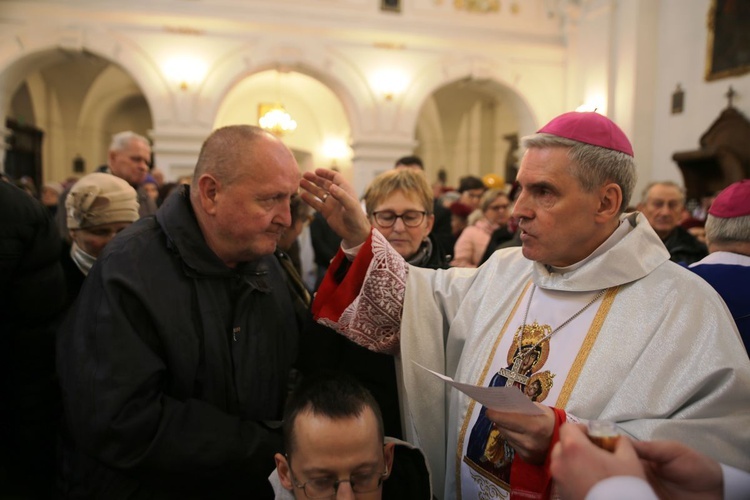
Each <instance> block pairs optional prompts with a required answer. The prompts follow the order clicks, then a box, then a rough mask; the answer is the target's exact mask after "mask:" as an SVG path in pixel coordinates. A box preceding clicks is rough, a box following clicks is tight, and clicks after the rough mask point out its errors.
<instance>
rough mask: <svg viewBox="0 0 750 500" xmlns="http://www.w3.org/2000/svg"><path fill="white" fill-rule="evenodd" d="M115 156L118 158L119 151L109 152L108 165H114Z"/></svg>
mask: <svg viewBox="0 0 750 500" xmlns="http://www.w3.org/2000/svg"><path fill="white" fill-rule="evenodd" d="M115 156H117V151H112V150H110V151H107V165H112V164H113V163H114V161H115Z"/></svg>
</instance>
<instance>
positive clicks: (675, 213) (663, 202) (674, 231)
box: [638, 181, 708, 265]
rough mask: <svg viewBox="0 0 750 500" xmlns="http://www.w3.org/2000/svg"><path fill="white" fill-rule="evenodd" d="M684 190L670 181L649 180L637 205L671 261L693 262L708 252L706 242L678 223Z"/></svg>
mask: <svg viewBox="0 0 750 500" xmlns="http://www.w3.org/2000/svg"><path fill="white" fill-rule="evenodd" d="M684 209H685V191H684V190H683V189H682V188H681V187H680V186H678V185H677V184H675V183H674V182H671V181H663V182H652V183H651V184H649V185H648V186H646V189H644V190H643V193H642V197H641V203H640V204H639V205H638V210H640V211H641V212H642V213H643V215H645V216H646V219H648V223H649V224H651V227H652V228H654V231H656V234H658V235H659V238H661V241H662V242H663V243H664V246H665V247H667V250H669V254H670V256H671V257H670V258H671V260H672V261H673V262H681V263H683V264H686V265H687V264H692V263H693V262H696V261H699V260H701V259H702V258H703V257H705V256H706V255H707V254H708V250H707V249H706V245H704V244H703V243H701V242H700V241H698V239H697V238H696V237H695V236H693V235H692V234H690V233H689V232H688V230H687V229H685V228H683V227H682V226H680V221H681V219H682V214H683V211H684Z"/></svg>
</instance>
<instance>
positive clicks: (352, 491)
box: [269, 372, 432, 500]
mask: <svg viewBox="0 0 750 500" xmlns="http://www.w3.org/2000/svg"><path fill="white" fill-rule="evenodd" d="M283 431H284V449H285V450H286V454H285V455H282V454H281V453H277V454H276V456H275V459H276V471H274V473H273V474H272V475H271V477H269V480H270V481H271V484H273V485H274V489H275V490H276V498H277V499H287V498H298V499H300V500H303V499H306V498H334V497H335V498H354V497H359V495H358V494H361V495H362V497H363V498H365V497H366V498H373V499H376V498H377V499H379V498H386V499H389V500H395V499H404V500H430V499H431V498H432V494H431V490H430V480H429V473H428V469H427V468H426V465H425V462H424V457H423V455H422V454H421V452H420V451H419V450H417V449H414V448H413V447H411V446H409V445H408V444H407V443H404V442H403V441H398V440H392V439H386V438H385V437H384V434H383V419H382V416H381V413H380V409H379V408H378V404H377V402H376V401H375V399H374V398H373V397H372V395H371V394H370V393H369V392H368V391H367V389H365V388H364V387H363V386H361V385H360V384H359V383H358V382H357V381H356V380H354V379H353V378H350V377H349V376H347V375H344V374H340V373H336V372H323V373H321V374H318V375H315V376H312V377H309V378H307V379H305V380H304V381H303V382H302V384H301V385H300V386H299V387H298V388H297V390H296V391H295V393H294V394H293V395H292V397H291V398H290V400H289V404H288V405H287V408H286V410H285V412H284V427H283ZM396 455H397V456H396ZM394 457H395V458H394ZM396 461H397V462H396ZM394 462H396V463H394Z"/></svg>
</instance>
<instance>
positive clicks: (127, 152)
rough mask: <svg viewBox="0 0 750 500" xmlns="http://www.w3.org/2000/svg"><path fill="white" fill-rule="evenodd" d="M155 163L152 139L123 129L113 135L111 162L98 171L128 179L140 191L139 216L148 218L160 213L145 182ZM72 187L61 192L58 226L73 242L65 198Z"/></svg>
mask: <svg viewBox="0 0 750 500" xmlns="http://www.w3.org/2000/svg"><path fill="white" fill-rule="evenodd" d="M150 165H151V144H150V143H149V141H148V139H146V138H145V137H143V136H142V135H139V134H136V133H135V132H131V131H129V130H128V131H125V132H119V133H117V134H115V135H113V136H112V142H111V143H110V145H109V151H108V152H107V164H106V165H102V166H101V167H99V169H98V170H97V171H99V172H104V173H107V174H112V175H114V176H117V177H119V178H120V179H123V180H125V181H127V183H128V184H130V185H131V186H133V188H134V189H135V190H136V192H137V193H138V215H139V216H140V217H146V216H149V215H154V214H155V213H156V201H155V200H154V199H152V198H150V197H149V196H148V194H147V192H146V190H145V189H143V187H142V184H143V182H144V181H145V180H146V177H147V176H148V171H149V166H150ZM69 191H70V188H68V189H66V190H65V191H64V192H63V193H62V195H60V201H59V202H58V205H57V206H58V208H57V214H56V215H55V217H56V220H57V227H58V229H59V230H60V234H61V236H62V237H63V239H64V240H66V241H69V235H68V227H67V214H66V212H65V199H66V198H67V197H68V192H69Z"/></svg>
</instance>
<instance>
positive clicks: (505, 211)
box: [451, 189, 511, 267]
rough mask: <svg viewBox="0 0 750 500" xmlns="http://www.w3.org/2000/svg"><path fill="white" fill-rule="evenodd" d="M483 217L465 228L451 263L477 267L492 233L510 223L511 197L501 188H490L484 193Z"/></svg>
mask: <svg viewBox="0 0 750 500" xmlns="http://www.w3.org/2000/svg"><path fill="white" fill-rule="evenodd" d="M480 210H481V211H482V215H481V217H480V218H479V219H478V220H477V221H476V222H475V223H474V224H473V225H471V226H468V227H467V228H466V229H464V230H463V232H462V233H461V236H459V237H458V240H457V241H456V245H455V247H454V256H453V261H452V262H451V265H453V266H454V267H477V266H478V265H479V264H480V262H481V261H482V256H483V255H484V252H485V250H487V244H488V243H489V242H490V236H492V233H493V232H494V231H495V230H496V229H498V228H500V227H502V226H505V225H506V224H508V220H509V219H510V214H511V206H510V199H509V198H508V195H507V194H506V193H505V192H504V191H501V190H499V189H488V190H487V191H485V193H484V194H483V195H482V201H481V204H480Z"/></svg>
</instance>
